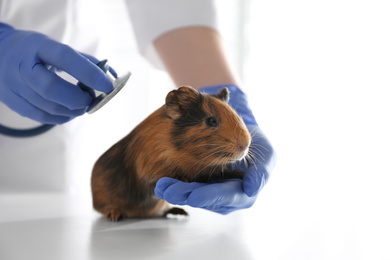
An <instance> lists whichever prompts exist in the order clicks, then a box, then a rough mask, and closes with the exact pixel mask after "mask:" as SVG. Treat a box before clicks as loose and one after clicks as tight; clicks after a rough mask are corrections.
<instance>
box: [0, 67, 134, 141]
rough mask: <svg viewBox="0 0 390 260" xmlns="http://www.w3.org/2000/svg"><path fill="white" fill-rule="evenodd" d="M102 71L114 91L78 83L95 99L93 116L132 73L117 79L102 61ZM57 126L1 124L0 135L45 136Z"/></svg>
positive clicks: (91, 109) (90, 110)
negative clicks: (32, 126) (24, 126)
mask: <svg viewBox="0 0 390 260" xmlns="http://www.w3.org/2000/svg"><path fill="white" fill-rule="evenodd" d="M96 65H97V66H98V67H99V68H100V69H102V70H103V71H104V73H106V75H107V76H108V78H109V79H110V80H111V82H112V85H113V86H114V88H113V90H112V91H111V92H109V93H104V92H99V91H96V90H94V89H92V88H90V87H88V86H86V85H84V84H83V83H81V82H78V83H77V85H78V86H79V87H80V88H81V89H82V90H84V91H87V92H88V93H89V94H90V95H91V96H92V97H94V99H93V101H92V103H91V104H90V105H89V106H88V109H87V113H88V114H92V113H94V112H96V111H98V110H99V109H100V108H102V107H103V106H104V105H105V104H107V102H108V101H110V100H111V99H112V98H113V97H114V96H115V95H116V94H118V92H119V91H120V90H121V89H122V88H123V87H124V86H125V85H126V83H127V81H128V80H129V78H130V75H131V73H130V72H127V73H125V74H124V75H123V76H120V77H117V78H115V77H114V76H113V75H112V74H111V72H110V71H109V66H108V61H107V60H102V61H100V62H99V63H98V64H96ZM54 126H55V125H49V124H44V125H41V126H38V127H34V128H30V129H14V128H10V127H6V126H4V125H1V124H0V134H4V135H8V136H12V137H31V136H36V135H40V134H43V133H45V132H47V131H49V130H50V129H52V128H53V127H54Z"/></svg>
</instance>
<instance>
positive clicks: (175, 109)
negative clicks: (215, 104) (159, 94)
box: [165, 86, 200, 120]
mask: <svg viewBox="0 0 390 260" xmlns="http://www.w3.org/2000/svg"><path fill="white" fill-rule="evenodd" d="M199 97H200V93H199V92H198V91H197V90H196V89H194V88H192V87H189V86H185V87H180V88H179V89H177V90H172V91H171V92H169V93H168V95H167V97H166V98H165V107H166V109H167V113H168V116H169V117H171V118H172V119H173V120H176V119H179V118H180V117H183V116H185V115H186V114H187V108H189V106H190V105H191V104H195V103H198V102H199Z"/></svg>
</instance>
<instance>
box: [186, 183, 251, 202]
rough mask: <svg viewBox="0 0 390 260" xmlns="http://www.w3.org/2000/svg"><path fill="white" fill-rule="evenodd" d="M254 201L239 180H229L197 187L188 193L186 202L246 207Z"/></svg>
mask: <svg viewBox="0 0 390 260" xmlns="http://www.w3.org/2000/svg"><path fill="white" fill-rule="evenodd" d="M254 201H255V199H254V198H250V197H248V196H247V195H246V194H245V192H244V191H243V188H242V182H241V181H240V180H231V181H227V182H223V183H215V184H209V185H205V186H202V187H198V188H197V189H195V190H193V191H192V192H191V194H189V196H188V201H187V202H188V203H187V204H188V205H190V206H192V207H200V208H212V207H218V206H223V207H239V208H247V207H250V206H252V205H253V203H254Z"/></svg>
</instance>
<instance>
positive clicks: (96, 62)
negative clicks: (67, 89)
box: [80, 52, 118, 78]
mask: <svg viewBox="0 0 390 260" xmlns="http://www.w3.org/2000/svg"><path fill="white" fill-rule="evenodd" d="M80 54H81V55H83V56H84V57H85V58H87V59H88V60H90V61H91V62H92V63H94V64H98V63H99V62H100V60H98V59H96V58H95V57H94V56H91V55H89V54H85V53H82V52H80ZM108 70H109V71H110V73H111V74H112V75H113V76H114V77H115V78H118V74H117V73H116V71H115V70H114V69H113V68H112V67H111V66H109V68H108Z"/></svg>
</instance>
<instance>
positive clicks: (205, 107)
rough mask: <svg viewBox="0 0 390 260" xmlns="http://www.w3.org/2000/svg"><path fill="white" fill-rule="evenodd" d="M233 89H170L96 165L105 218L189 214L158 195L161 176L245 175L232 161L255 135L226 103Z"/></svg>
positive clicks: (97, 202) (96, 193) (95, 186)
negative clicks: (211, 91)
mask: <svg viewBox="0 0 390 260" xmlns="http://www.w3.org/2000/svg"><path fill="white" fill-rule="evenodd" d="M228 99H229V91H228V89H227V88H224V89H222V90H221V92H220V93H219V94H217V95H206V94H203V93H200V92H198V91H197V90H195V89H194V88H192V87H180V88H179V89H177V90H173V91H171V92H169V93H168V95H167V97H166V103H165V105H163V106H162V107H160V108H159V109H157V110H156V111H155V112H153V113H152V114H151V115H150V116H149V117H147V118H146V119H145V120H144V121H143V122H141V123H140V124H139V125H138V126H137V127H136V128H134V130H133V131H131V132H130V133H129V134H128V135H127V136H126V137H124V138H123V139H122V140H120V141H119V142H117V143H116V144H114V145H113V146H112V147H111V148H110V149H109V150H107V151H106V152H105V153H104V154H103V155H102V156H101V157H100V158H99V159H98V160H97V162H96V163H95V166H94V168H93V171H92V179H91V186H92V196H93V206H94V208H95V210H97V211H98V212H100V213H102V214H104V215H105V216H106V218H107V219H111V220H113V221H117V220H118V219H120V218H150V217H161V216H166V215H167V214H169V213H172V214H182V215H187V213H186V212H185V211H184V210H183V209H179V208H171V206H170V205H169V204H168V203H167V202H166V201H164V200H161V199H159V198H157V197H156V195H155V194H154V188H155V186H156V183H157V181H158V180H159V179H160V178H162V177H171V178H175V179H178V180H181V181H185V182H194V181H197V182H208V181H210V180H216V179H229V178H240V179H242V178H243V175H244V173H243V172H241V171H237V170H236V171H229V167H228V166H229V165H230V164H232V163H234V162H237V161H239V160H242V159H244V158H245V157H246V155H247V153H248V149H249V145H250V143H251V136H250V134H249V132H248V130H247V128H246V126H245V124H244V122H243V120H242V119H241V118H240V117H239V116H238V115H237V114H236V112H235V111H234V110H233V109H232V108H231V107H230V106H229V105H228V104H227V101H228Z"/></svg>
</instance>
